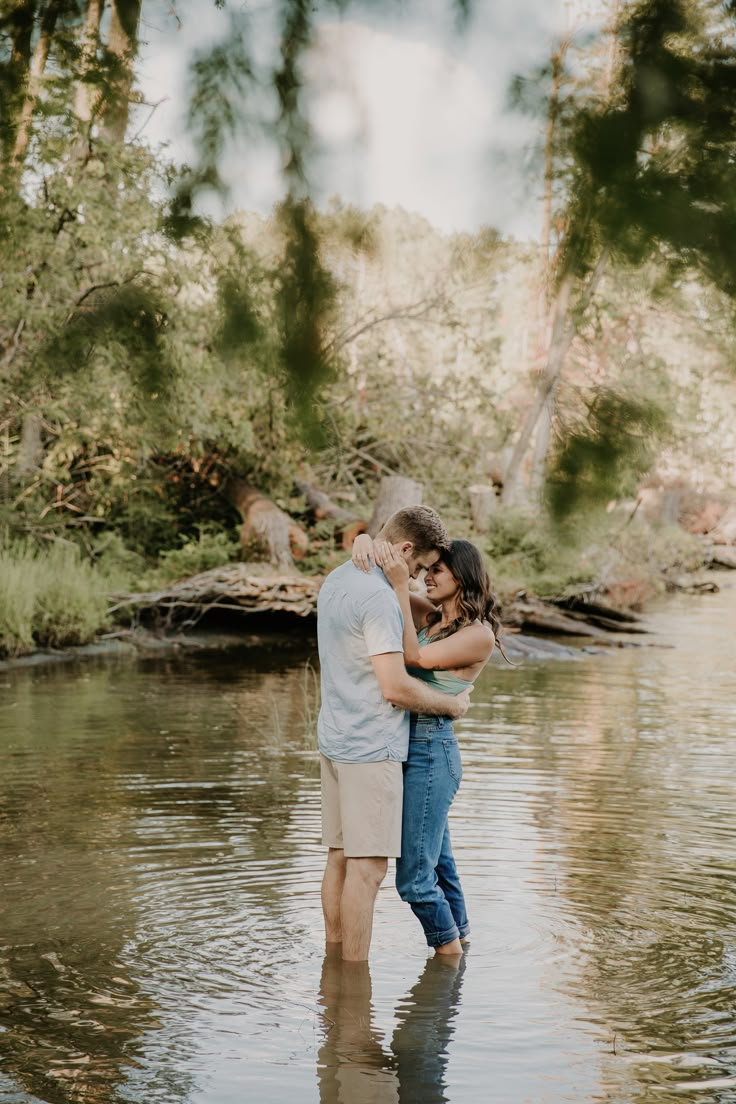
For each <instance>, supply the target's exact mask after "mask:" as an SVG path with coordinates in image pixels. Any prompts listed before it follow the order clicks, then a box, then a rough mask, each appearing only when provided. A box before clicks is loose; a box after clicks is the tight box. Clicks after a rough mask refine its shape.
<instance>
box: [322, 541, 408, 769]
mask: <svg viewBox="0 0 736 1104" xmlns="http://www.w3.org/2000/svg"><path fill="white" fill-rule="evenodd" d="M403 632H404V619H403V617H402V614H401V607H400V606H399V602H398V599H397V597H396V595H395V594H394V592H393V590H392V589H391V586H390V584H389V582H388V580H387V579H386V576H385V575H384V574H383V572H382V571H381V569H380V568H379V567H375V568H374V569H373V570H372V571H371V572H370V573H368V574H366V573H365V572H364V571H361V570H360V569H359V568H357V567H355V565H354V564H353V563H351V562H350V561H348V562H347V563H344V564H342V566H341V567H338V568H336V570H335V571H333V572H332V573H331V574H330V575H328V576H327V578H326V579H325V581H324V583H323V584H322V587H321V589H320V592H319V597H318V599H317V640H318V643H319V661H320V667H321V681H322V706H321V709H320V712H319V721H318V724H317V733H318V736H319V750H320V751H321V752H322V754H323V755H326V756H327V757H328V759H337V760H340V761H342V762H351V763H372V762H376V761H378V760H381V759H395V760H398V761H399V762H403V761H404V760H405V759H406V757H407V754H408V751H409V714H408V713H407V712H406V710H404V709H396V708H394V706H392V705H391V704H390V703H389V702H387V701H386V699H385V698H384V696H383V694H382V693H381V688H380V686H379V685H378V679H377V678H376V675H375V672H374V670H373V664H372V663H371V656H374V655H383V654H384V653H386V652H401V653H402V655H403V651H404V645H403Z"/></svg>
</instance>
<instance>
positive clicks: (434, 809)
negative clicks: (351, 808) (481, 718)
mask: <svg viewBox="0 0 736 1104" xmlns="http://www.w3.org/2000/svg"><path fill="white" fill-rule="evenodd" d="M462 774H463V767H462V762H461V760H460V749H459V748H458V746H457V740H456V739H455V734H454V732H453V730H452V721H451V720H450V718H449V717H429V716H426V715H425V714H423V713H420V714H419V716H415V715H414V714H412V717H411V729H410V734H409V757H408V759H407V761H406V763H405V764H404V813H403V819H402V828H401V832H402V836H401V858H399V859H397V860H396V889H397V890H398V893H399V896H400V897H401V899H402V901H406V902H408V904H409V905H411V908H412V912H413V913H414V915H415V916H416V917H417V919H418V920H419V922H420V923H421V925H422V927H423V928H424V934H425V936H426V937H427V943H428V944H429V946H430V947H439V946H441V945H442V944H444V943H451V942H452V940H453V939H458V938H461V939H462V938H464V937H465V936H466V935H467V934H468V931H469V930H470V926H469V924H468V915H467V912H466V909H465V898H464V897H463V891H462V888H461V886H460V878H459V877H458V873H457V868H456V866H455V859H454V858H453V854H452V847H451V845H450V831H449V828H448V825H447V814H448V812H449V810H450V805H451V804H452V801H453V798H454V797H455V794H456V793H457V790H458V786H459V785H460V779H461V778H462Z"/></svg>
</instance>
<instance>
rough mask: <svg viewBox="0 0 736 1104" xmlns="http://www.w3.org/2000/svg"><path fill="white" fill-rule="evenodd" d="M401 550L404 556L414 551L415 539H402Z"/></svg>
mask: <svg viewBox="0 0 736 1104" xmlns="http://www.w3.org/2000/svg"><path fill="white" fill-rule="evenodd" d="M400 551H401V554H402V556H407V555H409V554H410V553H411V552H413V551H414V542H413V541H402V542H401V546H400Z"/></svg>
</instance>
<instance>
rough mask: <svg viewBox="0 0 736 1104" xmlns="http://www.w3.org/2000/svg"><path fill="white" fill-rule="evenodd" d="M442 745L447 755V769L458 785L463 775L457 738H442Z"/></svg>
mask: <svg viewBox="0 0 736 1104" xmlns="http://www.w3.org/2000/svg"><path fill="white" fill-rule="evenodd" d="M442 746H443V748H444V749H445V755H446V756H447V769H448V770H449V772H450V774H451V775H452V777H453V778H454V779H455V781H456V782H457V784H458V785H460V782H461V781H462V777H463V761H462V759H461V758H460V748H459V747H458V743H457V740H443V741H442Z"/></svg>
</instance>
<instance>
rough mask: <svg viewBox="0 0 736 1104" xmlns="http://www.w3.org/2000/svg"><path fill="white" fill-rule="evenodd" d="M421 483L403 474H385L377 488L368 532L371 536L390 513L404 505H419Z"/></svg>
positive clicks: (373, 535)
mask: <svg viewBox="0 0 736 1104" xmlns="http://www.w3.org/2000/svg"><path fill="white" fill-rule="evenodd" d="M421 504H422V485H421V483H417V482H416V481H415V480H414V479H406V478H405V477H404V476H403V475H385V476H384V477H383V479H382V480H381V485H380V487H379V488H378V496H377V498H376V504H375V506H374V507H373V513H372V515H371V520H370V522H369V523H368V532H369V533H370V535H371V536H372V537H375V535H376V533H379V532H380V531H381V529H382V528H383V526H384V525H385V524H386V522H387V521H388V519H389V518H390V517H391V515H392V514H395V513H396V511H397V510H402V509H403V508H404V506H421Z"/></svg>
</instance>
